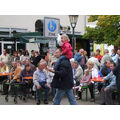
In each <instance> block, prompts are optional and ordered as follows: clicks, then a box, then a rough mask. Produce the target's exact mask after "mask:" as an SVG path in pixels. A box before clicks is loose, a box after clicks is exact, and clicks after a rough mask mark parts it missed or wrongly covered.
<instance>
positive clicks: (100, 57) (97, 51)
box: [95, 49, 102, 63]
mask: <svg viewBox="0 0 120 120" xmlns="http://www.w3.org/2000/svg"><path fill="white" fill-rule="evenodd" d="M95 57H96V58H97V59H98V61H99V62H100V63H101V60H102V56H101V55H100V49H97V50H96V56H95Z"/></svg>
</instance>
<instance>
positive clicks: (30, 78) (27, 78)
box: [23, 77, 33, 80]
mask: <svg viewBox="0 0 120 120" xmlns="http://www.w3.org/2000/svg"><path fill="white" fill-rule="evenodd" d="M23 79H24V80H32V79H33V77H23Z"/></svg>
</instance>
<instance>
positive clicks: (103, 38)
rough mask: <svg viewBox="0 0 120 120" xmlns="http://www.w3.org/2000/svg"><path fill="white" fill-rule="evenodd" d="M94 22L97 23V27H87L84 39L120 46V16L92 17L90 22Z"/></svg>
mask: <svg viewBox="0 0 120 120" xmlns="http://www.w3.org/2000/svg"><path fill="white" fill-rule="evenodd" d="M94 21H97V24H96V27H95V28H90V27H86V33H85V34H84V35H83V38H84V39H90V40H94V41H96V42H97V43H107V44H113V45H116V46H118V45H119V43H120V42H119V41H120V15H91V16H90V17H89V19H88V22H94Z"/></svg>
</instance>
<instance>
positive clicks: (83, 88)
mask: <svg viewBox="0 0 120 120" xmlns="http://www.w3.org/2000/svg"><path fill="white" fill-rule="evenodd" d="M83 91H86V101H87V100H88V86H82V93H83ZM82 93H81V99H82Z"/></svg>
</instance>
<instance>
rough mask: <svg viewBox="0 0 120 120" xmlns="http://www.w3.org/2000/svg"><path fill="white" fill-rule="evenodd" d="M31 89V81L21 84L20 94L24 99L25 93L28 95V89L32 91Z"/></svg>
mask: <svg viewBox="0 0 120 120" xmlns="http://www.w3.org/2000/svg"><path fill="white" fill-rule="evenodd" d="M32 87H33V82H32V81H28V83H26V82H25V81H23V82H22V83H21V89H22V94H23V96H24V97H26V95H27V93H29V90H30V89H31V90H32ZM31 92H32V91H31Z"/></svg>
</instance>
